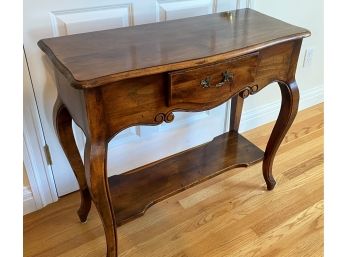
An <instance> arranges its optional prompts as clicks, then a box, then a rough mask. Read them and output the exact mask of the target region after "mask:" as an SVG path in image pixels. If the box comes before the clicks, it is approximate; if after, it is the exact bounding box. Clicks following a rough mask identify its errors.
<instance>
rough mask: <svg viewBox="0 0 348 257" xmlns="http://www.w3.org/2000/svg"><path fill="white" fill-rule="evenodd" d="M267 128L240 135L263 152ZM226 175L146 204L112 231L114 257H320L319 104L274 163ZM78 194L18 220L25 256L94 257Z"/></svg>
mask: <svg viewBox="0 0 348 257" xmlns="http://www.w3.org/2000/svg"><path fill="white" fill-rule="evenodd" d="M273 125H274V123H269V124H266V125H264V126H261V127H258V128H256V129H253V130H251V131H248V132H246V133H244V134H243V135H244V136H245V137H246V138H248V139H249V140H250V141H251V142H253V143H254V144H256V145H257V146H258V147H260V148H261V149H263V150H264V149H265V147H266V143H267V140H268V136H269V133H270V132H271V130H272V127H273ZM273 170H274V171H273V172H274V176H275V178H276V180H277V182H278V183H277V186H276V187H275V189H274V190H273V191H271V192H268V191H267V190H266V187H265V183H264V180H263V177H262V172H261V163H259V164H256V165H254V166H251V167H248V168H238V169H233V170H230V171H227V172H226V173H223V174H221V175H219V176H217V177H214V178H212V179H210V180H208V181H206V182H204V183H202V184H199V185H197V186H195V187H193V188H190V189H188V190H186V191H184V192H181V193H179V194H177V195H175V196H172V197H170V198H168V199H166V200H165V201H163V202H160V203H158V204H156V205H154V206H152V207H151V208H150V209H148V211H147V212H146V213H145V215H144V216H143V217H140V218H138V219H136V220H134V221H132V222H130V223H127V224H125V225H123V226H121V227H120V228H119V229H118V237H119V255H120V256H121V257H140V256H141V257H235V256H236V257H239V256H241V257H242V256H243V257H245V256H253V257H262V256H267V257H269V256H279V257H284V256H294V257H295V256H296V257H297V256H301V257H303V256H311V257H312V256H314V257H316V256H323V208H324V206H323V104H319V105H316V106H313V107H311V108H309V109H306V110H304V111H302V112H300V113H299V114H298V116H297V117H296V119H295V123H294V125H293V126H292V127H291V129H290V131H289V132H288V134H287V136H286V137H285V140H284V142H283V143H282V145H281V147H280V149H279V152H278V154H277V156H276V158H275V161H274V168H273ZM78 207H79V194H78V193H72V194H70V195H67V196H64V197H62V198H61V199H60V200H59V201H58V202H56V203H54V204H51V205H49V206H47V207H45V208H43V209H41V210H39V211H36V212H34V213H31V214H28V215H26V216H24V219H23V220H24V227H23V232H24V256H26V257H34V256H35V257H57V256H59V257H76V256H81V257H82V256H88V257H99V256H104V255H105V247H106V245H105V238H104V233H103V228H102V224H101V222H100V220H99V217H98V214H97V212H96V209H95V208H94V207H92V210H91V213H90V216H89V218H88V222H87V223H86V224H81V223H80V222H79V221H78V218H77V215H76V210H77V209H78Z"/></svg>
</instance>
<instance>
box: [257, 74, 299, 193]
mask: <svg viewBox="0 0 348 257" xmlns="http://www.w3.org/2000/svg"><path fill="white" fill-rule="evenodd" d="M278 84H279V87H280V91H281V93H282V105H281V108H280V112H279V116H278V119H277V121H276V124H275V125H274V128H273V130H272V134H271V136H270V138H269V140H268V143H267V147H266V151H265V155H264V160H263V166H262V169H263V177H264V178H265V181H266V184H267V189H268V190H272V189H273V188H274V186H275V184H276V182H275V180H274V178H273V175H272V166H273V160H274V156H275V154H276V152H277V150H278V148H279V146H280V143H281V142H282V140H283V138H284V136H285V134H286V133H287V132H288V130H289V128H290V126H291V124H292V122H293V121H294V119H295V117H296V114H297V110H298V103H299V99H300V97H299V91H298V87H297V84H296V81H295V80H294V81H292V82H290V83H285V82H278Z"/></svg>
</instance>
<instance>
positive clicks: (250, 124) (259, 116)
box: [239, 85, 324, 132]
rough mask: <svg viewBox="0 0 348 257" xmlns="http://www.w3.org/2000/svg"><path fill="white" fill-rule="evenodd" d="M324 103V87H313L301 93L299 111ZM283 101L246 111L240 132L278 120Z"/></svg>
mask: <svg viewBox="0 0 348 257" xmlns="http://www.w3.org/2000/svg"><path fill="white" fill-rule="evenodd" d="M323 101H324V89H323V86H322V85H320V86H317V87H313V88H310V89H307V90H304V91H301V92H300V106H299V111H300V110H303V109H306V108H309V107H311V106H313V105H316V104H319V103H322V102H323ZM280 104H281V100H277V101H274V102H271V103H267V104H265V105H262V106H259V107H257V108H253V109H250V110H246V111H245V112H243V114H242V118H241V123H240V129H239V130H240V132H245V131H248V130H250V129H253V128H256V127H258V126H261V125H264V124H266V123H268V122H271V121H274V120H276V119H277V117H278V114H279V110H280Z"/></svg>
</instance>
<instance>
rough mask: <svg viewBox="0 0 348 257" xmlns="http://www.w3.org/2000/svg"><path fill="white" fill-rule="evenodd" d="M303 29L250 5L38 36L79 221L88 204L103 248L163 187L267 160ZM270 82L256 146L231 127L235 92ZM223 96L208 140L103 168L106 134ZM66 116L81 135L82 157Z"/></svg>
mask: <svg viewBox="0 0 348 257" xmlns="http://www.w3.org/2000/svg"><path fill="white" fill-rule="evenodd" d="M309 35H310V32H309V31H308V30H306V29H303V28H299V27H296V26H292V25H289V24H287V23H284V22H282V21H280V20H277V19H274V18H271V17H269V16H266V15H263V14H261V13H259V12H256V11H253V10H251V9H242V10H237V11H233V12H225V13H217V14H210V15H204V16H198V17H194V18H187V19H180V20H174V21H169V22H161V23H154V24H146V25H140V26H134V27H129V28H120V29H112V30H104V31H98V32H90V33H84V34H77V35H71V36H64V37H57V38H49V39H43V40H40V41H39V42H38V45H39V47H40V48H41V49H42V50H43V51H44V52H45V53H46V54H47V55H48V57H49V59H50V60H51V62H52V63H53V65H54V67H55V76H56V81H57V83H56V84H57V85H56V86H57V90H58V98H57V101H56V104H55V107H54V120H55V128H56V131H57V135H58V137H59V140H60V143H61V145H62V147H63V149H64V152H65V154H66V156H67V158H68V160H69V162H70V164H71V166H72V168H73V170H74V173H75V175H76V178H77V181H78V183H79V186H80V192H81V206H80V209H79V210H78V215H79V217H80V220H81V222H85V221H86V219H87V215H88V213H89V210H90V207H91V201H93V203H94V204H95V206H96V208H97V210H98V213H99V215H100V218H101V220H102V222H103V226H104V231H105V235H106V241H107V256H108V257H114V256H117V235H116V229H117V226H119V225H121V224H124V223H125V222H128V221H130V220H132V219H134V218H136V217H138V216H140V215H143V214H144V212H145V210H146V209H147V208H148V207H149V206H151V205H153V204H155V203H156V202H158V201H161V200H163V199H165V198H167V197H169V196H171V195H173V194H176V193H178V192H180V191H182V190H185V189H187V188H189V187H192V186H194V185H196V184H198V183H200V182H202V181H204V180H207V179H209V178H211V177H213V176H216V175H218V174H220V173H222V172H224V171H226V170H229V169H231V168H234V167H240V166H248V165H251V164H254V163H256V162H258V161H261V160H262V161H263V167H262V169H263V176H264V179H265V181H266V184H267V189H268V190H272V189H273V188H274V186H275V184H276V182H275V180H274V179H273V176H272V164H273V159H274V156H275V154H276V152H277V150H278V147H279V145H280V143H281V141H282V139H283V138H284V136H285V134H286V132H287V131H288V129H289V127H290V126H291V124H292V122H293V120H294V118H295V116H296V113H297V109H298V103H299V92H298V88H297V84H296V81H295V71H296V66H297V61H298V57H299V53H300V48H301V43H302V39H303V38H304V37H307V36H309ZM271 82H278V84H279V86H280V90H281V95H282V104H281V109H280V113H279V116H278V119H277V121H276V124H275V126H274V128H273V131H272V133H271V136H270V139H269V141H268V144H267V147H266V150H265V152H263V151H262V150H260V149H259V148H258V147H256V146H255V145H253V144H252V143H251V142H249V141H248V140H247V139H245V138H244V137H243V136H241V135H240V134H239V133H238V127H239V122H240V117H241V111H242V107H243V99H245V98H246V97H248V96H249V95H253V94H255V93H257V92H258V91H260V90H262V89H263V88H264V87H265V86H267V85H268V84H270V83H271ZM229 99H231V104H232V108H231V114H230V131H229V132H227V133H224V134H222V135H220V136H218V137H216V138H215V139H214V140H212V141H211V142H209V143H207V144H204V145H201V146H198V147H195V148H193V149H190V150H187V151H184V152H182V153H178V154H175V155H173V156H170V157H167V158H165V159H162V160H159V161H157V162H154V163H151V164H148V165H146V166H144V167H140V168H137V169H135V170H132V171H129V172H127V173H124V174H121V175H116V176H113V177H109V178H108V176H107V172H106V160H107V145H108V142H109V141H110V140H111V139H112V138H113V137H114V136H115V135H116V134H118V133H119V132H121V131H122V130H124V129H126V128H129V127H131V126H135V125H157V124H160V123H162V122H171V121H173V120H174V114H173V112H174V111H190V112H197V111H203V110H209V109H211V108H214V107H216V106H218V105H220V104H222V103H224V102H226V101H227V100H229ZM72 120H74V121H75V123H76V124H77V125H78V126H79V127H80V128H81V129H82V130H83V132H84V133H85V136H86V146H85V155H84V164H83V162H82V160H81V158H80V154H79V151H78V149H77V146H76V144H75V140H74V136H73V132H72Z"/></svg>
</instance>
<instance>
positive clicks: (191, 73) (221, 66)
mask: <svg viewBox="0 0 348 257" xmlns="http://www.w3.org/2000/svg"><path fill="white" fill-rule="evenodd" d="M257 60H258V53H252V54H248V55H245V56H242V57H238V58H233V59H229V60H226V61H223V62H218V63H214V64H210V65H205V66H201V67H198V68H193V69H185V70H179V71H174V72H170V73H169V97H168V104H169V106H172V105H176V104H180V103H191V104H207V103H215V102H216V103H219V102H222V101H223V100H227V99H228V98H229V97H231V96H232V95H234V94H236V93H238V92H239V91H241V90H242V89H244V88H245V87H246V86H248V85H250V84H251V83H253V82H254V80H255V73H256V67H257Z"/></svg>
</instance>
